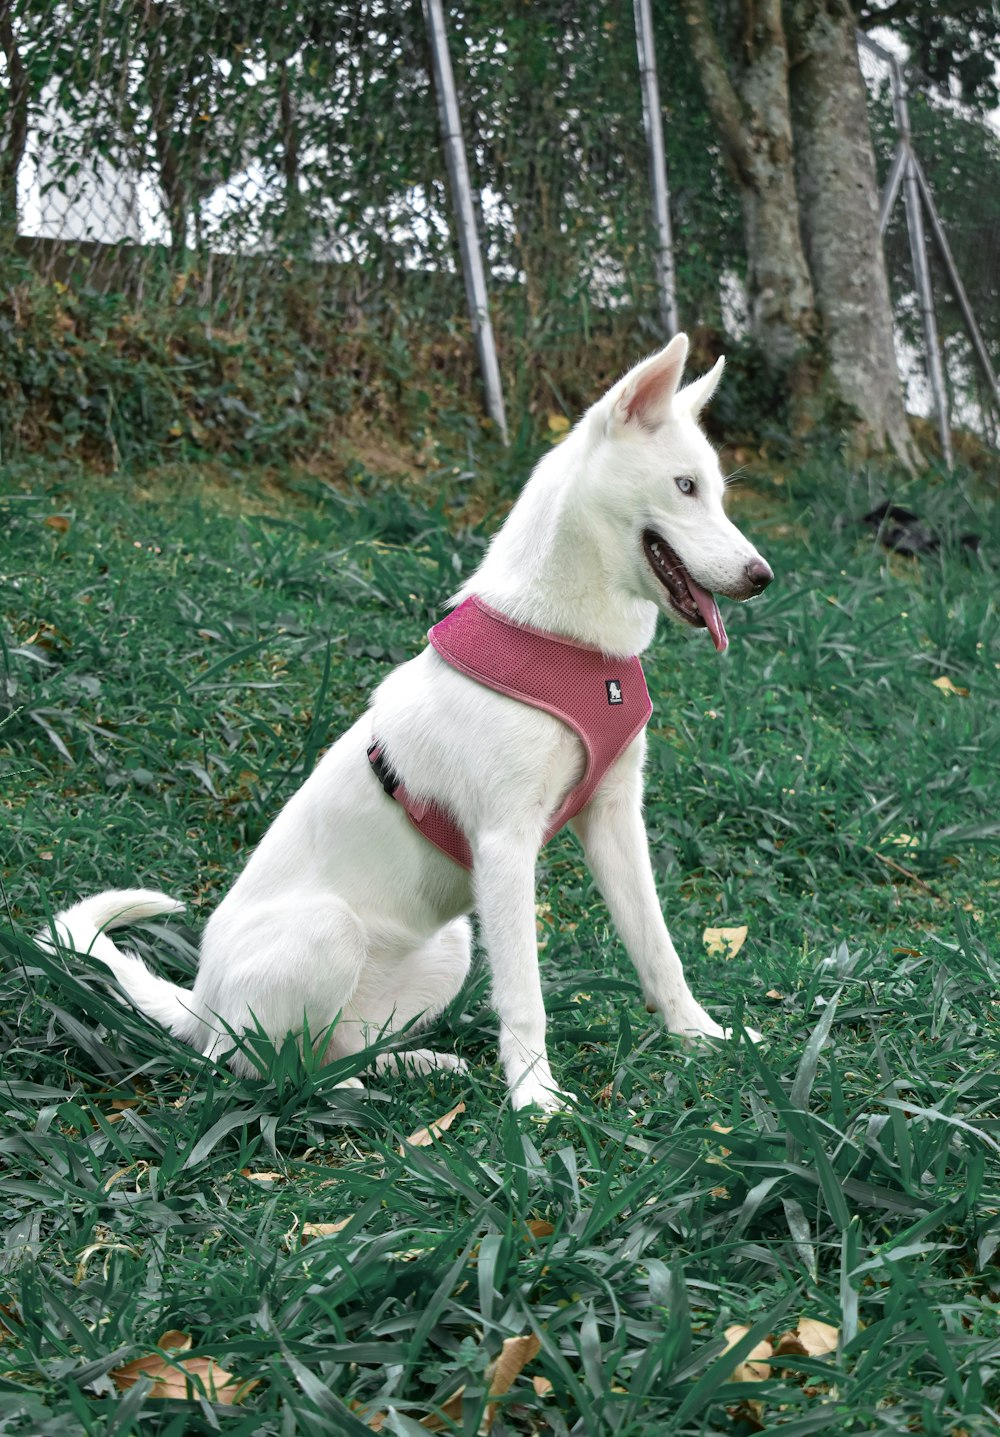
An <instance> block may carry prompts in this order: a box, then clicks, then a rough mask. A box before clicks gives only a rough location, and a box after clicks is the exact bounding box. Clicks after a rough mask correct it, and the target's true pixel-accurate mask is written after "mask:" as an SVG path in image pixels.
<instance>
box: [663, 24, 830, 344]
mask: <svg viewBox="0 0 1000 1437" xmlns="http://www.w3.org/2000/svg"><path fill="white" fill-rule="evenodd" d="M737 9H738V18H739V22H740V36H739V39H738V41H736V40H731V43H730V44H728V45H727V46H726V47H725V48H726V50H727V51H728V52H729V53H728V56H727V58H726V59H724V58H723V47H722V45H720V41H719V38H718V35H717V33H716V30H715V28H714V26H713V23H712V20H711V17H710V15H709V10H708V5H707V3H706V0H684V11H685V18H686V20H687V23H688V26H689V29H690V37H691V48H692V52H693V54H694V58H695V62H696V64H697V66H698V72H699V74H700V77H701V82H702V86H703V88H704V90H705V96H706V99H707V100H708V106H709V109H710V111H711V113H712V118H713V120H714V121H715V126H716V129H717V130H718V133H719V138H720V140H721V142H722V150H723V154H724V156H725V159H726V163H727V167H728V169H729V171H730V174H731V175H732V177H733V179H734V181H735V183H736V186H737V188H738V190H739V194H740V200H741V203H742V207H743V226H744V232H745V235H746V249H747V289H748V297H749V301H750V320H751V327H752V329H753V332H754V334H755V335H756V336H757V337H758V338H759V339H760V341H761V343H762V344H763V346H764V347H765V348H766V350H767V351H768V353H769V354H771V355H773V356H774V358H775V359H778V360H789V359H792V358H793V357H794V356H797V355H800V354H801V353H802V351H803V350H805V349H807V348H808V347H809V346H810V344H811V342H812V340H813V338H814V337H815V334H816V331H817V328H818V325H817V316H816V310H815V304H814V299H813V289H812V282H811V280H810V277H809V267H808V265H807V264H806V257H805V254H804V252H803V249H802V240H801V236H800V234H799V225H798V212H799V206H798V197H797V194H796V190H795V164H794V158H793V153H792V124H791V115H790V108H789V97H788V51H787V46H786V43H785V32H784V27H783V24H782V18H781V0H740V3H739V5H738V7H737Z"/></svg>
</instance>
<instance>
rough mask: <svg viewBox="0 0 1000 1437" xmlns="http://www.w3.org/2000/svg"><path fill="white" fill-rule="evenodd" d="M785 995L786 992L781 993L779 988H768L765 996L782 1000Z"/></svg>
mask: <svg viewBox="0 0 1000 1437" xmlns="http://www.w3.org/2000/svg"><path fill="white" fill-rule="evenodd" d="M784 996H785V995H784V993H779V992H778V990H777V988H768V990H767V992H766V993H765V994H764V997H765V998H774V999H775V1001H780V1000H781V999H783V998H784Z"/></svg>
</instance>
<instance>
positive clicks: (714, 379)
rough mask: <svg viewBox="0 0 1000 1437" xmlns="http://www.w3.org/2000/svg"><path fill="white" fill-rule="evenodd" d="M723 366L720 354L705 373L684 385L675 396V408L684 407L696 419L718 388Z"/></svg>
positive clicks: (723, 361) (724, 365)
mask: <svg viewBox="0 0 1000 1437" xmlns="http://www.w3.org/2000/svg"><path fill="white" fill-rule="evenodd" d="M725 367H726V361H725V359H724V358H723V356H722V355H720V356H719V358H718V359H717V360H716V361H715V363H714V364H713V365H712V368H711V369H710V370H709V371H708V373H707V374H703V375H702V376H701V378H700V379H693V380H692V381H691V383H690V384H686V385H685V386H684V388H683V389H682V390H681V392H680V394H678V396H677V408H678V409H686V410H687V411H688V413H689V414H690V415H691V418H692V419H697V418H698V415H699V414H700V413H701V411H702V410H703V409H704V408H705V405H706V404H707V403H708V401H709V400H710V399H711V397H712V395H713V394H714V393H715V391H716V389H717V388H718V384H719V380H720V379H721V378H722V371H723V369H725Z"/></svg>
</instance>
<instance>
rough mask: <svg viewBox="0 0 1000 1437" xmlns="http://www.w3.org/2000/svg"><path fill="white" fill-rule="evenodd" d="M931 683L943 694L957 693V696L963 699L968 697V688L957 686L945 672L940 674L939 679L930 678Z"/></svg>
mask: <svg viewBox="0 0 1000 1437" xmlns="http://www.w3.org/2000/svg"><path fill="white" fill-rule="evenodd" d="M931 683H932V684H933V685H934V687H935V688H936V689H940V690H941V692H942V693H943V694H957V695H958V696H959V698H963V699H967V698H968V697H969V690H968V689H963V688H959V687H958V685H957V684H953V683H952V681H951V679H950V678H949V677H948V675H947V674H942V675H941V677H940V678H939V679H931Z"/></svg>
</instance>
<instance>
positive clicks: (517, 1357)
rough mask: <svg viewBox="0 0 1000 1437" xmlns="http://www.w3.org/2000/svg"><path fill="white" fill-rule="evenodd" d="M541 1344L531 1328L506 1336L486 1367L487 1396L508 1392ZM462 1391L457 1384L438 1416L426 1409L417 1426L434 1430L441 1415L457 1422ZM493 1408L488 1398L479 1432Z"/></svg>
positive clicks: (488, 1421) (493, 1413)
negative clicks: (457, 1387) (496, 1355)
mask: <svg viewBox="0 0 1000 1437" xmlns="http://www.w3.org/2000/svg"><path fill="white" fill-rule="evenodd" d="M541 1345H542V1344H541V1340H540V1339H539V1338H538V1337H536V1336H535V1334H534V1333H533V1332H529V1333H526V1334H525V1335H524V1336H523V1337H508V1338H506V1339H505V1340H504V1344H503V1347H502V1348H501V1349H500V1356H499V1357H498V1358H497V1360H496V1361H495V1362H492V1363H491V1364H490V1366H489V1367H487V1369H486V1376H487V1378H488V1380H489V1384H490V1385H489V1390H488V1392H487V1396H488V1397H489V1398H490V1399H493V1398H497V1397H503V1395H504V1394H505V1393H506V1392H509V1391H510V1389H511V1386H512V1385H513V1383H514V1382H515V1381H516V1380H517V1378H518V1377H520V1375H521V1373H522V1372H523V1371H524V1369H525V1367H526V1366H527V1365H528V1363H529V1362H530V1361H531V1360H532V1358H534V1357H537V1356H538V1352H539V1349H540V1348H541ZM536 1391H537V1389H536ZM464 1392H465V1388H464V1387H460V1388H459V1389H458V1391H457V1392H454V1393H453V1394H452V1395H451V1397H449V1398H448V1401H447V1402H444V1403H442V1405H441V1412H442V1414H443V1415H442V1416H440V1417H439V1416H438V1414H437V1413H436V1412H430V1413H428V1415H427V1416H426V1417H424V1418H422V1419H421V1422H420V1425H421V1427H426V1428H427V1430H428V1431H429V1432H438V1431H440V1429H441V1428H442V1427H443V1426H444V1425H445V1423H444V1420H443V1419H444V1418H445V1417H447V1418H449V1419H450V1420H451V1421H452V1422H459V1421H460V1420H461V1417H462V1396H463V1394H464ZM496 1410H497V1403H496V1402H495V1401H493V1400H490V1401H489V1402H488V1403H487V1404H486V1411H485V1413H484V1414H483V1420H482V1424H481V1425H480V1428H479V1430H480V1432H488V1431H489V1429H490V1428H491V1427H492V1425H493V1422H494V1419H495V1417H496ZM369 1425H370V1424H369Z"/></svg>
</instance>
